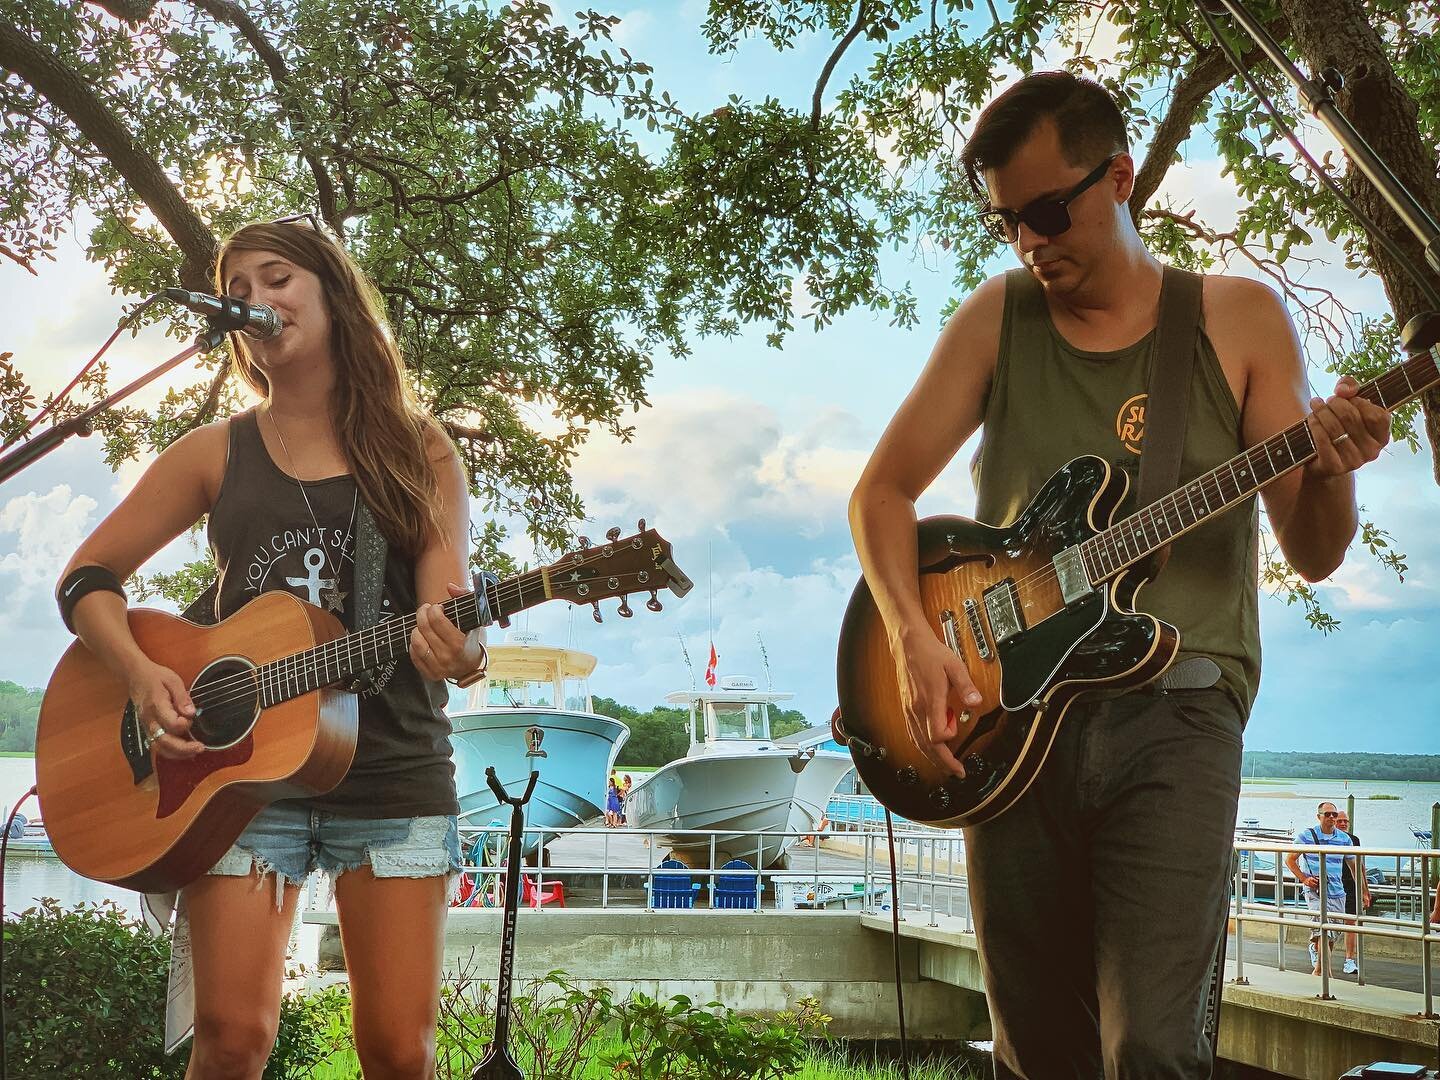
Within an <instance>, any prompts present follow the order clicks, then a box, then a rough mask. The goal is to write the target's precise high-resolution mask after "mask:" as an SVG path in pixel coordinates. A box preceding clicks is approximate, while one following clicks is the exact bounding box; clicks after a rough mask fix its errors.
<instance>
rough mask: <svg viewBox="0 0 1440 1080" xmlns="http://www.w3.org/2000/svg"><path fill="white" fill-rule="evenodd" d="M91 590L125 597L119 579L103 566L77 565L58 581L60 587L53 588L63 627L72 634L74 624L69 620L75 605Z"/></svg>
mask: <svg viewBox="0 0 1440 1080" xmlns="http://www.w3.org/2000/svg"><path fill="white" fill-rule="evenodd" d="M92 592H113V593H118V594H119V596H120V599H122V600H123V599H125V588H124V586H122V585H121V584H120V579H119V578H118V577H116V576H115V572H114V571H113V570H108V569H106V568H105V567H103V566H94V565H91V566H77V567H76V568H75V569H74V570H71V571H70V573H68V574H66V575H65V580H64V581H62V582H60V588H58V589H56V590H55V599H56V601H58V602H59V604H60V618H61V619H62V620H63V621H64V623H65V629H67V630H69V631H70V632H71V633H72V634H73V633H75V624H74V623H73V622H72V621H71V618H72V617H73V615H74V613H75V605H76V604H78V603H79V602H80V598H81V597H82V596H85V595H87V594H89V593H92Z"/></svg>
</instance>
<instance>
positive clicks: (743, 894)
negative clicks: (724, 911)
mask: <svg viewBox="0 0 1440 1080" xmlns="http://www.w3.org/2000/svg"><path fill="white" fill-rule="evenodd" d="M720 869H721V870H752V871H753V870H754V869H755V867H753V866H751V865H750V864H749V863H748V862H746V861H745V860H744V859H731V860H730V861H729V862H727V863H726V864H725V865H724V866H722V867H721V868H720ZM759 882H760V875H758V874H754V873H750V874H724V875H722V876H719V877H716V879H715V892H714V895H713V896H712V897H711V900H710V906H711V907H717V908H750V909H752V910H753V909H755V908H757V907H758V906H759V891H760V890H759Z"/></svg>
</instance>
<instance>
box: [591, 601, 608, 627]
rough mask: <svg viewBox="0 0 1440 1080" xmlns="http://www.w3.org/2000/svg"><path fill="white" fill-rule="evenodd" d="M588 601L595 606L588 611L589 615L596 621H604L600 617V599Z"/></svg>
mask: <svg viewBox="0 0 1440 1080" xmlns="http://www.w3.org/2000/svg"><path fill="white" fill-rule="evenodd" d="M590 603H591V605H592V606H593V607H594V608H595V610H594V611H592V612H591V613H590V614H591V615H593V616H595V621H596V622H604V621H605V620H604V619H603V618H602V617H601V615H600V601H599V600H591V601H590Z"/></svg>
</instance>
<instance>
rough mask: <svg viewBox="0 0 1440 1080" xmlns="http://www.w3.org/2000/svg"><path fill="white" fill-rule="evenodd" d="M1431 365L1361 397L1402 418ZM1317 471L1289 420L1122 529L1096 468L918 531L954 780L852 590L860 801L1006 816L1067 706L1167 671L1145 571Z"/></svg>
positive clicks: (941, 820) (1113, 497) (1166, 628)
mask: <svg viewBox="0 0 1440 1080" xmlns="http://www.w3.org/2000/svg"><path fill="white" fill-rule="evenodd" d="M1437 357H1440V347H1437V348H1432V349H1430V350H1429V351H1428V352H1422V353H1417V354H1415V355H1414V356H1413V357H1412V358H1411V359H1410V360H1408V361H1407V362H1406V363H1404V364H1401V365H1399V366H1397V367H1394V368H1391V369H1390V370H1389V371H1387V372H1386V373H1385V374H1384V375H1381V376H1380V377H1379V378H1377V379H1375V380H1373V381H1371V382H1369V383H1366V384H1365V385H1364V386H1362V387H1361V388H1360V393H1361V394H1362V395H1363V396H1364V397H1366V398H1367V399H1368V400H1370V401H1372V402H1375V403H1376V404H1378V405H1382V406H1384V407H1385V408H1387V409H1393V408H1395V407H1397V406H1399V405H1403V404H1405V403H1406V402H1408V401H1410V400H1411V399H1412V398H1415V397H1417V396H1418V395H1419V394H1420V393H1422V392H1423V391H1424V390H1426V389H1428V388H1429V387H1431V386H1433V385H1435V384H1436V383H1437V382H1440V374H1437V370H1436V360H1437ZM1314 456H1315V445H1314V443H1313V441H1312V440H1311V436H1310V429H1309V427H1308V426H1307V425H1306V424H1305V423H1304V422H1303V421H1302V422H1300V423H1297V424H1295V425H1293V426H1291V427H1289V428H1287V429H1286V430H1284V431H1282V432H1280V433H1279V434H1278V435H1275V436H1273V437H1271V438H1269V439H1266V440H1265V441H1264V442H1263V443H1260V444H1258V445H1256V446H1252V447H1251V448H1250V449H1248V450H1246V451H1245V452H1244V453H1242V454H1239V455H1237V456H1236V457H1234V458H1231V459H1230V460H1229V461H1227V462H1225V463H1224V464H1223V465H1220V466H1219V467H1217V468H1215V469H1213V470H1211V471H1210V472H1208V473H1205V474H1204V475H1202V476H1197V477H1195V478H1194V479H1193V480H1191V481H1190V482H1189V483H1187V484H1185V485H1184V486H1183V487H1180V488H1178V489H1177V490H1175V491H1173V492H1171V493H1170V494H1168V495H1166V496H1164V497H1163V498H1161V499H1159V500H1157V501H1156V502H1153V503H1151V504H1150V505H1149V506H1146V507H1144V508H1143V509H1141V510H1137V511H1136V512H1135V513H1133V514H1131V515H1129V516H1128V517H1126V518H1124V519H1123V520H1121V521H1115V520H1114V515H1115V511H1116V509H1117V507H1119V506H1120V504H1121V502H1122V500H1123V499H1124V497H1125V492H1126V489H1127V488H1128V487H1129V482H1130V481H1129V478H1128V477H1127V476H1126V475H1125V474H1124V473H1123V472H1118V471H1116V470H1113V469H1111V467H1110V466H1109V464H1107V463H1106V462H1105V461H1104V460H1102V459H1101V458H1098V457H1091V456H1085V457H1077V458H1075V459H1074V460H1072V461H1070V462H1068V463H1066V464H1065V465H1064V466H1062V467H1061V468H1060V469H1059V470H1057V471H1056V472H1055V474H1054V475H1053V476H1051V477H1050V479H1048V480H1047V481H1046V482H1045V484H1044V485H1043V486H1042V487H1041V488H1040V490H1039V492H1038V493H1037V494H1036V495H1035V497H1034V498H1033V499H1032V500H1031V502H1030V504H1029V506H1027V507H1026V508H1025V510H1024V511H1023V512H1022V513H1021V514H1020V516H1019V517H1018V518H1016V520H1015V521H1014V523H1013V524H1011V525H1010V526H1009V527H1008V528H1003V529H1002V528H995V527H992V526H990V525H985V524H982V523H980V522H977V521H971V520H969V519H968V518H962V517H932V518H926V519H924V520H922V521H921V522H920V523H919V525H918V543H919V565H920V598H921V602H922V604H923V606H924V608H925V613H926V615H927V617H928V619H929V622H930V626H931V628H932V629H933V630H934V632H935V633H936V635H937V636H938V637H939V638H940V639H941V640H942V641H943V642H944V643H945V644H946V646H947V647H948V648H950V649H951V650H952V651H953V652H954V653H955V654H956V655H957V656H959V657H960V658H961V659H963V660H964V661H965V666H966V667H967V668H968V669H969V671H970V676H971V678H972V679H973V680H974V683H975V686H976V688H977V689H978V690H979V691H980V694H981V695H982V699H983V700H982V702H981V703H980V704H979V705H977V706H974V707H972V708H970V709H969V710H968V711H966V710H965V709H964V708H963V707H962V706H961V705H960V704H959V703H958V701H954V700H952V702H951V707H952V708H953V709H954V711H955V713H956V714H957V716H958V717H959V719H960V721H961V723H960V726H959V731H960V737H959V739H958V741H957V742H956V743H954V744H952V747H951V749H952V752H953V753H954V754H955V756H956V757H957V758H958V759H960V761H961V763H962V764H963V765H964V767H965V770H966V775H965V777H964V778H963V779H962V778H960V777H957V776H955V775H953V774H952V773H951V772H949V771H948V770H947V769H945V768H944V767H943V766H941V765H940V763H939V762H938V761H937V760H936V759H935V758H934V757H933V756H932V752H931V751H930V749H929V748H928V746H925V745H923V739H922V736H921V733H918V732H912V731H911V730H910V728H909V726H908V725H907V723H906V720H905V717H904V715H903V713H902V711H901V707H900V691H899V684H898V681H897V677H896V670H895V660H894V658H893V657H892V655H891V652H890V647H889V644H888V641H887V638H886V634H885V627H884V625H883V624H882V621H881V619H880V615H879V612H878V611H877V609H876V607H875V601H874V599H873V597H872V596H871V594H870V590H869V589H868V588H867V587H866V584H865V582H864V580H863V579H862V580H861V581H860V583H859V584H858V585H857V586H856V587H855V591H854V593H853V595H852V596H851V598H850V604H849V606H848V608H847V609H846V612H845V619H844V622H843V624H842V625H841V629H840V647H839V657H838V662H837V669H838V670H837V676H838V683H839V699H840V708H839V710H838V711H837V714H836V717H835V720H834V727H835V733H836V737H837V738H838V739H839V740H840V741H842V742H848V745H849V748H850V752H851V756H852V757H853V758H854V760H855V767H856V770H857V771H858V772H859V774H860V776H861V778H862V779H863V780H864V781H865V783H866V785H867V786H868V787H869V789H870V791H871V792H872V793H873V794H874V795H875V797H876V798H877V799H878V800H879V801H880V802H881V803H883V804H884V805H885V806H887V807H889V808H890V809H891V810H893V811H894V812H895V813H897V814H900V815H902V816H904V817H906V818H909V819H910V820H912V821H918V822H925V823H928V824H932V825H942V826H963V825H974V824H978V823H980V822H983V821H987V820H989V819H990V818H993V817H995V816H996V815H997V814H1000V813H1002V812H1003V811H1005V810H1006V809H1007V808H1008V807H1010V806H1011V804H1013V803H1014V802H1015V800H1016V799H1018V798H1019V797H1020V796H1021V795H1022V794H1024V792H1025V790H1026V789H1027V788H1028V787H1029V786H1030V783H1031V781H1033V780H1034V779H1035V777H1036V775H1037V774H1038V773H1039V771H1040V769H1041V767H1042V766H1043V765H1044V763H1045V759H1046V756H1047V755H1048V753H1049V751H1050V746H1051V744H1052V743H1053V742H1054V740H1055V735H1056V733H1057V731H1058V730H1059V727H1060V723H1061V721H1062V719H1063V718H1064V716H1065V712H1066V710H1067V709H1068V708H1069V706H1070V705H1071V703H1072V702H1074V700H1075V699H1076V697H1077V696H1078V695H1080V694H1081V693H1083V692H1085V691H1089V690H1096V689H1123V688H1127V687H1133V686H1138V685H1141V684H1143V683H1146V682H1148V681H1150V680H1151V679H1154V678H1156V677H1157V676H1158V675H1160V674H1161V672H1163V671H1164V670H1165V668H1166V667H1167V666H1168V665H1169V664H1170V662H1171V661H1172V660H1173V659H1174V658H1175V655H1176V653H1177V651H1178V650H1179V647H1180V635H1179V632H1178V631H1177V630H1176V629H1175V627H1173V626H1170V625H1169V624H1167V623H1164V622H1161V621H1160V620H1159V619H1156V618H1154V617H1152V616H1150V615H1146V614H1144V613H1143V612H1137V611H1135V610H1134V601H1135V595H1136V593H1137V592H1138V591H1139V589H1140V587H1141V585H1143V584H1144V583H1145V581H1146V580H1147V574H1148V573H1149V572H1150V570H1149V566H1150V564H1151V561H1152V556H1154V555H1155V554H1156V553H1157V552H1158V551H1159V550H1160V549H1161V548H1163V547H1164V546H1165V545H1166V544H1168V543H1169V542H1170V541H1172V540H1174V539H1175V538H1176V537H1178V536H1181V535H1182V534H1184V533H1187V532H1189V531H1190V530H1192V529H1195V528H1198V527H1199V526H1200V525H1202V524H1203V523H1204V522H1206V521H1207V520H1209V519H1210V518H1212V517H1214V516H1215V515H1217V514H1220V513H1223V512H1224V511H1226V510H1228V509H1230V508H1231V507H1233V506H1235V505H1237V504H1238V503H1240V502H1242V501H1244V500H1246V499H1248V498H1250V497H1251V496H1252V495H1254V494H1255V493H1256V492H1257V491H1259V490H1260V489H1261V488H1263V487H1265V486H1266V485H1267V484H1269V483H1271V482H1273V481H1274V480H1276V479H1277V478H1278V477H1281V476H1283V475H1285V474H1286V473H1288V472H1290V471H1291V470H1293V469H1298V468H1300V467H1301V466H1302V465H1304V464H1305V463H1306V462H1308V461H1309V460H1310V459H1311V458H1313V457H1314Z"/></svg>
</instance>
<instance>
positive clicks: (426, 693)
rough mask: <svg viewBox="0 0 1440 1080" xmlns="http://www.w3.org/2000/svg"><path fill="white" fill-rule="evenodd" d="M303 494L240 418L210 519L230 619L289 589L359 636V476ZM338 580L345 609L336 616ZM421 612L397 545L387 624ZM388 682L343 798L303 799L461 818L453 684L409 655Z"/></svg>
mask: <svg viewBox="0 0 1440 1080" xmlns="http://www.w3.org/2000/svg"><path fill="white" fill-rule="evenodd" d="M301 487H302V485H301V483H300V481H298V480H296V479H294V478H293V477H291V476H289V475H288V474H286V473H284V472H282V471H281V469H280V468H279V466H277V465H276V464H275V462H274V461H273V460H272V459H271V457H270V453H269V451H268V450H266V449H265V443H264V441H263V440H262V439H261V438H260V429H259V427H258V425H257V413H256V411H255V410H254V409H248V410H246V411H245V412H242V413H239V414H237V415H235V416H233V417H231V418H230V456H229V459H228V460H227V462H226V464H225V479H224V481H223V482H222V483H221V486H220V494H219V496H218V497H217V498H216V499H215V505H214V506H213V507H211V509H210V520H209V524H208V536H209V540H210V550H211V552H212V554H213V555H214V557H215V566H216V568H217V569H218V570H219V571H220V578H219V593H218V597H217V601H216V608H217V610H216V614H217V616H218V617H219V618H222V619H223V618H227V617H228V616H230V615H233V614H234V613H235V612H236V611H238V610H239V609H240V608H241V607H243V606H244V605H245V604H246V603H248V602H249V601H251V600H253V599H255V597H257V596H259V595H260V594H261V593H262V592H268V591H270V590H272V589H282V590H284V591H286V592H290V593H293V594H294V595H296V596H298V597H299V598H300V599H302V600H305V601H308V602H309V603H312V604H315V605H316V606H318V607H321V608H330V610H331V612H332V614H334V615H335V616H336V618H338V619H340V621H341V622H343V623H344V624H345V625H346V626H347V627H349V628H350V629H352V630H354V629H356V627H355V626H354V625H353V622H354V606H355V599H354V592H355V589H354V580H355V511H356V508H357V504H356V499H357V488H356V485H355V481H354V479H353V478H352V477H350V476H349V475H345V476H334V477H330V478H329V479H326V480H310V481H306V482H305V483H304V485H303V487H304V495H302V494H301ZM305 495H308V496H309V499H310V506H309V508H307V507H306V505H305V497H304V496H305ZM312 509H313V511H314V519H313V520H312V519H311V510H312ZM337 576H338V578H339V596H338V606H339V610H334V608H333V607H331V596H332V593H331V590H332V588H334V586H335V578H336V577H337ZM417 606H418V605H417V603H416V598H415V564H414V562H413V561H412V560H410V559H408V558H406V557H404V556H401V555H399V554H397V553H396V551H395V550H394V549H393V548H392V549H390V551H389V552H388V554H387V556H386V560H385V585H384V588H383V589H382V590H381V594H380V617H381V619H387V618H390V617H391V616H394V615H409V614H411V613H412V612H414V610H415V608H416V607H417ZM377 675H378V677H377V679H376V686H375V687H374V688H373V689H371V690H367V691H366V692H365V693H364V694H363V695H361V698H360V735H359V741H358V744H357V746H356V750H355V761H354V763H353V764H352V765H351V766H350V771H349V772H348V773H347V774H346V776H345V779H344V780H342V781H341V782H340V785H339V786H338V787H336V788H335V789H334V790H333V791H331V792H329V793H327V794H325V795H320V796H317V797H315V798H312V799H307V800H303V801H304V802H305V803H306V804H307V805H310V806H314V807H317V808H320V809H324V810H330V811H333V812H335V813H337V814H345V815H347V816H350V817H360V818H388V817H422V816H429V815H435V814H455V813H458V812H459V806H458V804H457V802H456V799H455V769H454V766H453V765H452V764H451V761H450V756H451V755H450V721H449V719H448V718H447V717H446V715H445V711H444V707H445V702H446V699H447V694H446V690H445V684H444V683H443V682H430V681H428V680H426V679H423V678H421V676H420V673H419V672H417V671H416V670H415V667H414V665H413V664H411V663H410V661H409V659H408V658H402V659H399V660H396V661H392V662H391V663H389V664H387V665H386V666H385V667H384V668H382V669H381V670H380V671H379V672H378V673H377Z"/></svg>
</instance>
